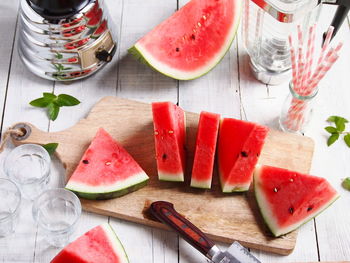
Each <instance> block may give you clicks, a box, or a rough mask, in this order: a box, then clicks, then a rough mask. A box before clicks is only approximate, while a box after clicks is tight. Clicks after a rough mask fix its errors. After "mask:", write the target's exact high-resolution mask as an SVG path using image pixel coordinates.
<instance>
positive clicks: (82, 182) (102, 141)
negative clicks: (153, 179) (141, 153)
mask: <svg viewBox="0 0 350 263" xmlns="http://www.w3.org/2000/svg"><path fill="white" fill-rule="evenodd" d="M147 181H148V176H147V175H146V173H145V172H144V171H143V170H142V168H141V167H140V166H139V164H138V163H137V162H136V161H135V160H134V159H133V158H132V156H131V155H130V154H129V153H128V152H127V151H126V150H125V149H124V148H123V147H122V146H120V145H119V144H118V143H117V142H116V141H115V140H114V139H113V138H112V137H111V136H110V135H109V134H108V133H107V132H106V131H105V130H104V129H102V128H100V129H99V130H98V131H97V133H96V136H95V137H94V139H93V140H92V142H91V144H90V146H89V147H88V149H87V150H86V151H85V153H84V155H83V157H82V159H81V161H80V162H79V164H78V167H77V168H76V170H75V171H74V173H73V174H72V176H71V177H70V179H69V180H68V183H67V185H66V189H68V190H71V191H73V192H75V193H76V194H77V195H78V196H80V197H83V198H87V199H109V198H113V197H117V196H121V195H124V194H127V193H129V192H131V191H135V190H137V189H139V188H141V187H142V186H144V185H146V183H147Z"/></svg>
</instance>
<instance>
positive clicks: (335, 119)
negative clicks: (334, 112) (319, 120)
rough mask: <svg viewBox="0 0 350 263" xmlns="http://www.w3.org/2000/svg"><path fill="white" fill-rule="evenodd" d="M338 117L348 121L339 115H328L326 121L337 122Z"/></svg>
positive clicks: (345, 121)
mask: <svg viewBox="0 0 350 263" xmlns="http://www.w3.org/2000/svg"><path fill="white" fill-rule="evenodd" d="M339 119H341V120H343V121H344V123H348V122H349V121H348V120H347V119H345V118H343V117H340V116H330V117H329V118H328V119H327V121H328V122H334V123H335V122H337V120H339Z"/></svg>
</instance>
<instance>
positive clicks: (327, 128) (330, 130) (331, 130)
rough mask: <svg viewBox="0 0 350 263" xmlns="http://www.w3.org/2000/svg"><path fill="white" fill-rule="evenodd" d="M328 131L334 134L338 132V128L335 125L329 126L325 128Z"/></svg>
mask: <svg viewBox="0 0 350 263" xmlns="http://www.w3.org/2000/svg"><path fill="white" fill-rule="evenodd" d="M324 129H325V130H326V131H327V132H329V133H331V134H334V133H338V130H337V129H336V128H335V127H333V126H327V127H326V128H324Z"/></svg>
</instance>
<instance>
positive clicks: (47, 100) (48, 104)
mask: <svg viewBox="0 0 350 263" xmlns="http://www.w3.org/2000/svg"><path fill="white" fill-rule="evenodd" d="M79 103H80V101H79V100H78V99H77V98H74V97H73V96H70V95H67V94H60V95H58V96H56V95H55V94H53V93H47V92H44V93H43V97H41V98H38V99H35V100H32V101H31V102H29V104H30V105H32V106H33V107H38V108H47V113H48V116H49V118H50V120H53V121H54V120H56V119H57V116H58V114H59V112H60V107H64V106H65V107H71V106H75V105H78V104H79Z"/></svg>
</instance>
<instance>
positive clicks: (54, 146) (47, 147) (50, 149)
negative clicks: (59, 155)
mask: <svg viewBox="0 0 350 263" xmlns="http://www.w3.org/2000/svg"><path fill="white" fill-rule="evenodd" d="M43 147H44V148H45V150H46V151H47V152H48V153H49V155H52V154H53V153H54V152H55V151H56V149H57V147H58V143H57V142H53V143H48V144H45V145H43Z"/></svg>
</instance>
